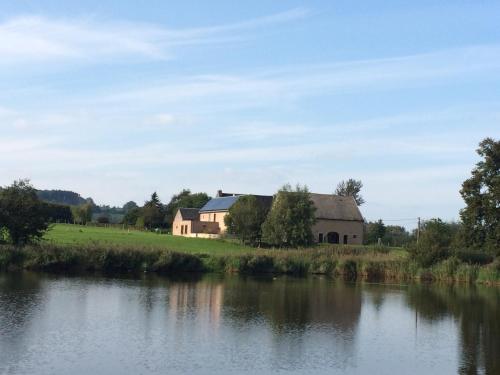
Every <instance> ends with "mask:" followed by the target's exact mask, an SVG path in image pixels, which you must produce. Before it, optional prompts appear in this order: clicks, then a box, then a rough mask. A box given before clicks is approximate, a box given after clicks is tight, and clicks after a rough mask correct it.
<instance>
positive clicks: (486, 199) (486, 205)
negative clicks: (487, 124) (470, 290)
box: [460, 138, 500, 255]
mask: <svg viewBox="0 0 500 375" xmlns="http://www.w3.org/2000/svg"><path fill="white" fill-rule="evenodd" d="M477 153H478V154H479V155H480V156H481V158H482V160H481V161H479V162H478V163H477V164H476V167H475V168H474V169H473V170H472V176H471V177H470V178H469V179H467V180H465V181H464V183H463V184H462V189H461V190H460V194H461V195H462V198H463V200H464V201H465V205H466V207H465V208H464V209H463V210H461V212H460V217H461V219H462V222H463V232H462V233H463V235H462V237H463V241H464V243H465V244H466V245H467V246H469V247H473V248H477V249H484V250H487V251H490V252H492V253H496V254H498V255H500V141H495V140H493V139H492V138H486V139H484V140H483V141H482V142H481V143H480V144H479V148H478V149H477Z"/></svg>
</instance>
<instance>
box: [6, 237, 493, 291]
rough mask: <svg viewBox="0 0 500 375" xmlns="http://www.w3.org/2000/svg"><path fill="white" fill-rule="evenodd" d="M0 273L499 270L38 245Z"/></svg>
mask: <svg viewBox="0 0 500 375" xmlns="http://www.w3.org/2000/svg"><path fill="white" fill-rule="evenodd" d="M0 269H2V270H16V269H29V270H41V271H49V272H105V273H109V272H155V273H159V274H170V273H179V272H227V273H245V274H260V273H276V274H293V275H307V274H326V275H332V276H336V277H342V278H345V279H349V280H369V281H388V280H396V281H409V280H425V281H454V282H468V283H473V282H480V283H488V284H499V285H500V264H498V263H493V264H491V265H488V266H478V265H471V264H466V263H462V262H460V261H459V260H457V259H453V258H452V259H448V260H446V261H444V262H442V263H439V264H437V265H435V266H433V267H431V268H428V269H422V268H419V267H418V266H417V265H416V264H415V263H414V262H412V261H410V260H409V259H408V258H407V257H405V256H402V255H401V254H399V253H394V252H389V251H378V250H377V249H375V248H366V247H359V248H356V247H344V246H338V247H329V248H323V247H318V248H314V249H305V250H252V251H243V252H240V253H227V254H221V253H210V252H199V253H192V252H175V251H170V250H166V249H160V248H151V247H126V246H116V245H114V246H112V245H109V246H103V245H99V244H88V245H71V246H68V245H55V244H43V245H40V246H27V247H24V248H21V249H16V248H14V247H11V246H6V245H3V246H0Z"/></svg>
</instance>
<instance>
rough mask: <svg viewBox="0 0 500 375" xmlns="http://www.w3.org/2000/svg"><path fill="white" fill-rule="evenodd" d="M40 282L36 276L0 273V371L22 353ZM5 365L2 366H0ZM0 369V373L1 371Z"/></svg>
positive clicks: (15, 360) (37, 297) (39, 301)
mask: <svg viewBox="0 0 500 375" xmlns="http://www.w3.org/2000/svg"><path fill="white" fill-rule="evenodd" d="M41 289H42V287H41V282H40V278H39V277H38V276H37V275H34V274H30V273H27V272H24V273H0V348H1V350H0V370H2V371H7V372H8V370H7V368H9V367H10V368H11V369H12V366H16V365H17V364H18V363H19V361H20V359H21V358H22V357H23V356H24V355H25V352H26V351H25V342H26V341H27V340H28V337H27V336H26V335H27V334H28V332H29V327H30V325H31V322H32V317H33V311H34V310H36V309H37V308H39V305H40V303H41V301H42V300H43V297H42V296H41V294H42V293H41ZM4 366H5V367H4ZM2 371H0V372H2Z"/></svg>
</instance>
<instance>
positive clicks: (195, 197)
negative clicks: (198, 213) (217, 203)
mask: <svg viewBox="0 0 500 375" xmlns="http://www.w3.org/2000/svg"><path fill="white" fill-rule="evenodd" d="M209 200H210V197H209V196H208V195H207V193H191V190H189V189H183V190H182V191H181V192H180V193H178V194H175V195H174V196H172V199H170V202H169V203H168V204H167V206H166V208H165V211H166V213H165V223H166V224H167V226H169V227H171V226H172V223H173V221H174V217H175V214H176V213H177V210H178V209H179V208H202V207H203V206H204V205H205V204H206V203H207V202H208V201H209Z"/></svg>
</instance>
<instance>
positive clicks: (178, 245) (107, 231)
mask: <svg viewBox="0 0 500 375" xmlns="http://www.w3.org/2000/svg"><path fill="white" fill-rule="evenodd" d="M45 239H46V240H47V241H50V242H54V243H56V244H64V245H70V244H78V245H86V244H92V243H96V244H97V243H98V244H101V245H102V244H109V245H126V246H140V247H152V248H164V249H169V250H174V251H181V252H190V253H207V252H210V253H231V252H243V251H254V249H252V248H251V247H246V246H243V245H240V244H238V243H236V242H234V241H225V240H214V239H205V238H186V237H179V236H172V235H169V234H156V233H152V232H142V231H138V230H127V229H119V228H103V227H92V226H82V225H71V224H56V225H54V226H53V227H52V229H51V230H50V231H49V232H48V233H47V234H46V235H45Z"/></svg>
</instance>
